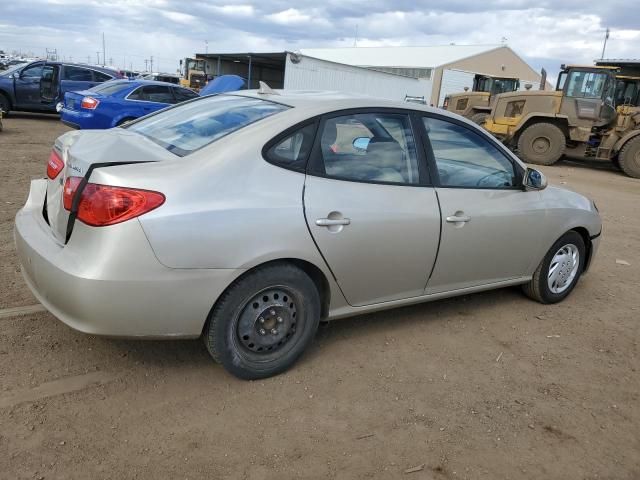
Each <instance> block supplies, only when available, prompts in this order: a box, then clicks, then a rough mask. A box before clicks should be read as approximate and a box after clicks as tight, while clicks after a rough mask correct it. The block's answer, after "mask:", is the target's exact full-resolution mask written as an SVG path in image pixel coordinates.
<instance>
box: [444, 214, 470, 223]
mask: <svg viewBox="0 0 640 480" xmlns="http://www.w3.org/2000/svg"><path fill="white" fill-rule="evenodd" d="M470 220H471V217H470V216H468V215H452V216H450V217H447V222H449V223H460V222H462V223H466V222H468V221H470Z"/></svg>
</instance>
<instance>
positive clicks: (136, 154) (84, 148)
mask: <svg viewBox="0 0 640 480" xmlns="http://www.w3.org/2000/svg"><path fill="white" fill-rule="evenodd" d="M54 151H55V152H56V154H57V155H58V156H59V158H60V159H61V160H62V161H63V163H64V166H63V168H62V171H61V172H60V173H59V174H58V175H57V176H55V178H53V179H52V178H48V179H47V180H48V181H47V195H46V199H45V205H44V208H43V214H44V216H45V219H46V220H47V222H48V223H49V225H50V226H51V231H52V233H53V235H54V237H55V238H56V240H57V241H58V242H59V243H61V244H65V243H66V242H67V241H68V239H69V237H70V235H71V232H72V230H73V224H74V223H75V215H74V214H72V212H74V208H72V209H71V211H69V210H67V209H65V206H64V188H65V184H66V183H67V179H69V178H70V177H78V178H80V179H82V182H81V183H80V185H79V188H78V189H77V190H76V195H75V196H76V197H77V196H78V195H80V193H81V192H82V189H83V188H84V185H85V183H86V182H87V181H90V179H91V172H92V171H93V170H94V169H96V168H106V167H109V166H113V165H123V164H128V163H144V162H157V161H162V160H167V159H171V158H176V157H175V155H173V154H172V153H170V152H168V151H167V150H165V149H164V148H162V147H160V146H159V145H157V144H156V143H154V142H152V141H150V140H149V139H147V138H145V137H144V136H142V135H139V134H137V133H134V132H129V131H127V130H125V129H122V128H113V129H110V130H86V131H73V132H69V133H67V134H65V135H63V136H61V137H59V138H58V139H57V140H56V143H55V145H54ZM74 199H75V197H74ZM73 207H77V201H75V202H73Z"/></svg>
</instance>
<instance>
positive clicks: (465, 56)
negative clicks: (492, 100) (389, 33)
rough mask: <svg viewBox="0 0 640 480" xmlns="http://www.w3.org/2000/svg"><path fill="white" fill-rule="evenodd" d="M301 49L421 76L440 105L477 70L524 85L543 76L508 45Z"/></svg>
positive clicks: (427, 93)
mask: <svg viewBox="0 0 640 480" xmlns="http://www.w3.org/2000/svg"><path fill="white" fill-rule="evenodd" d="M301 53H302V54H304V55H309V56H311V57H315V58H320V59H323V60H329V61H332V62H337V63H344V64H347V65H357V66H361V67H367V68H371V69H375V70H382V71H385V72H390V73H398V74H401V75H410V76H414V77H417V78H421V79H423V80H424V81H425V92H424V93H423V94H422V95H425V97H426V98H429V99H430V100H431V103H432V104H433V105H438V106H440V105H442V102H443V101H444V97H445V96H446V95H447V94H449V93H456V92H461V91H463V89H464V87H471V86H472V83H473V77H474V75H475V74H477V73H481V74H485V75H493V76H503V77H512V78H518V79H520V85H521V86H522V88H524V85H525V84H527V83H530V84H532V86H533V88H534V89H536V90H537V89H538V88H539V85H540V79H541V76H540V74H539V73H538V72H536V71H535V70H534V69H533V68H531V66H529V65H528V64H527V63H526V62H525V61H524V60H523V59H522V58H521V57H520V56H519V55H517V54H516V53H515V52H514V51H513V50H511V48H509V47H508V46H506V45H441V46H426V47H346V48H305V49H302V50H301ZM547 88H548V87H547Z"/></svg>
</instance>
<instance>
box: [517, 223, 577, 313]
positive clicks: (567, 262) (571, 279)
mask: <svg viewBox="0 0 640 480" xmlns="http://www.w3.org/2000/svg"><path fill="white" fill-rule="evenodd" d="M585 251H586V248H585V245H584V240H583V239H582V237H581V236H580V234H579V233H577V232H574V231H570V232H567V233H565V234H564V235H563V236H562V237H560V239H558V241H557V242H556V243H554V244H553V246H552V247H551V248H550V249H549V251H548V252H547V254H546V255H545V257H544V258H543V259H542V262H540V265H538V268H537V269H536V271H535V273H534V274H533V278H532V279H531V280H530V281H529V283H527V284H525V285H523V287H522V288H523V290H524V293H525V294H526V295H527V296H528V297H529V298H532V299H533V300H536V301H538V302H540V303H557V302H560V301H561V300H564V299H565V298H566V297H567V296H568V295H569V294H570V293H571V290H573V288H574V287H575V286H576V283H578V279H579V278H580V275H581V274H582V271H583V270H584V263H585V260H586V257H585Z"/></svg>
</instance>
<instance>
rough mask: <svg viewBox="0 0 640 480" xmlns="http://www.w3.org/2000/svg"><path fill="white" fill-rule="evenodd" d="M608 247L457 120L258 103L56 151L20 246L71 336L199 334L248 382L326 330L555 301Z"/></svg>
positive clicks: (236, 99) (386, 108) (596, 224)
mask: <svg viewBox="0 0 640 480" xmlns="http://www.w3.org/2000/svg"><path fill="white" fill-rule="evenodd" d="M600 232H601V221H600V217H599V215H598V212H597V209H596V207H595V205H594V203H593V202H592V201H590V200H589V199H587V198H585V197H583V196H581V195H578V194H577V193H573V192H570V191H567V190H562V189H560V188H555V187H551V186H549V187H547V184H546V180H545V178H544V176H543V175H542V174H541V173H540V172H538V171H536V170H533V169H528V168H527V167H526V166H525V165H524V164H523V163H522V162H521V161H520V160H519V159H518V158H517V157H515V156H514V155H513V154H512V153H510V152H509V151H508V150H507V149H505V148H504V147H503V146H502V145H501V144H500V143H499V142H497V141H495V140H494V139H493V138H492V137H490V136H489V135H488V134H486V133H485V132H484V131H482V130H481V129H480V128H478V127H476V126H475V125H474V124H472V123H470V122H468V121H466V120H465V119H463V118H461V117H459V116H456V115H452V114H449V113H447V112H445V111H442V110H436V109H433V108H429V107H426V106H421V105H418V104H408V103H395V102H388V101H384V100H377V99H372V98H364V97H361V98H359V97H350V96H345V95H340V94H336V93H329V92H287V91H280V92H276V91H272V90H270V89H261V90H259V91H246V92H242V93H234V94H228V95H218V96H209V97H204V98H200V99H196V100H193V101H189V102H186V103H183V104H181V105H179V106H176V107H173V108H169V109H167V110H164V111H162V112H159V113H156V114H152V115H149V116H147V117H144V118H142V119H140V120H138V121H135V122H133V123H131V124H128V125H126V126H125V127H123V128H114V129H111V130H106V131H82V132H79V131H74V132H69V133H66V134H64V135H62V136H61V137H59V138H58V139H57V140H56V142H55V145H54V147H53V150H52V152H51V155H50V157H49V161H48V164H47V178H44V179H42V180H34V181H33V182H32V184H31V191H30V193H29V198H28V200H27V202H26V205H25V206H24V207H23V208H22V209H21V210H20V211H19V212H18V214H17V216H16V226H15V241H16V246H17V250H18V254H19V257H20V261H21V264H22V272H23V274H24V277H25V280H26V283H27V285H28V286H29V287H30V288H31V290H32V291H33V293H34V295H35V296H36V297H37V298H38V300H39V301H40V302H41V303H42V304H43V305H44V306H45V307H46V308H47V309H48V310H49V311H50V312H52V313H53V314H54V315H55V316H56V317H58V318H59V319H60V320H62V321H63V322H64V323H66V324H67V325H69V326H70V327H72V328H75V329H77V330H80V331H82V332H86V333H90V334H96V335H109V336H126V337H152V338H157V337H163V338H167V337H171V338H177V337H202V338H203V339H204V342H205V344H206V346H207V348H208V350H209V352H210V353H211V355H212V356H213V358H214V359H215V360H216V361H218V362H220V363H222V364H223V365H224V367H225V368H226V369H228V370H229V371H230V372H231V373H233V374H234V375H236V376H239V377H242V378H248V379H250V378H262V377H267V376H270V375H274V374H277V373H280V372H282V371H284V370H285V369H287V368H288V367H289V366H291V365H292V364H293V363H294V362H295V361H296V359H297V358H298V357H299V356H300V355H301V354H302V353H303V351H304V350H305V348H306V347H307V346H308V345H309V344H310V342H311V341H312V339H313V337H314V335H315V332H316V329H317V327H318V323H319V322H320V321H321V320H325V319H326V320H333V319H338V318H343V317H348V316H352V315H358V314H361V313H366V312H371V311H375V310H382V309H388V308H393V307H398V306H401V305H408V304H414V303H419V302H428V301H431V300H437V299H440V298H445V297H451V296H455V295H463V294H468V293H471V292H478V291H481V290H488V289H492V288H500V287H506V286H511V285H522V286H523V290H524V292H525V293H526V294H527V295H528V296H529V297H531V298H533V299H535V300H537V301H539V302H543V303H555V302H558V301H560V300H562V299H564V298H565V297H566V296H567V295H569V293H570V292H571V290H572V289H573V288H574V287H575V285H576V284H577V282H578V279H579V278H580V275H581V274H582V273H584V272H585V271H586V270H587V268H588V267H589V264H590V262H591V260H592V258H593V257H594V255H595V253H596V251H597V249H598V243H599V236H600Z"/></svg>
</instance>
